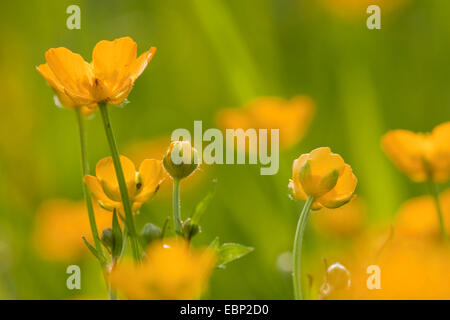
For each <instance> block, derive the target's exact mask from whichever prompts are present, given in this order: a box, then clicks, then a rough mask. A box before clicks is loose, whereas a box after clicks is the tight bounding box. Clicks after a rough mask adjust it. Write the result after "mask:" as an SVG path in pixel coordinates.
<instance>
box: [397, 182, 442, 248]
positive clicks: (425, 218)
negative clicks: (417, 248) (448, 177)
mask: <svg viewBox="0 0 450 320" xmlns="http://www.w3.org/2000/svg"><path fill="white" fill-rule="evenodd" d="M439 202H440V204H441V207H442V214H443V218H444V219H443V220H444V222H445V229H446V231H447V232H448V233H450V189H448V190H446V191H444V192H443V193H442V194H441V195H440V197H439ZM395 232H396V233H397V234H398V235H399V236H405V237H408V238H415V239H420V240H423V239H436V240H440V237H441V231H440V227H439V219H438V216H437V213H436V204H435V202H434V199H433V197H431V196H421V197H417V198H413V199H410V200H408V201H406V202H405V203H404V204H403V205H402V206H401V208H400V209H399V211H398V213H397V218H396V222H395Z"/></svg>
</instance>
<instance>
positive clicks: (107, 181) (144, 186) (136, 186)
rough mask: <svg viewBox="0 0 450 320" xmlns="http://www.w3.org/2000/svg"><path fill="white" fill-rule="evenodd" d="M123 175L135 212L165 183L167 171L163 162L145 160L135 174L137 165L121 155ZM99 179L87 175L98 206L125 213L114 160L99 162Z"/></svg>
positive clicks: (105, 159)
mask: <svg viewBox="0 0 450 320" xmlns="http://www.w3.org/2000/svg"><path fill="white" fill-rule="evenodd" d="M120 162H121V164H122V169H123V174H124V177H125V182H126V185H127V189H128V195H129V196H130V201H131V203H132V208H133V212H136V211H138V210H139V208H140V207H141V206H142V204H143V203H144V202H146V201H148V200H149V199H150V198H151V197H152V196H153V195H154V194H155V192H156V191H157V190H158V187H159V185H160V184H161V183H162V181H163V180H164V171H163V168H162V164H161V161H160V160H154V159H146V160H144V161H142V163H141V165H140V167H139V171H137V172H136V167H135V166H134V163H133V162H132V161H131V160H130V159H128V158H127V157H125V156H120ZM95 173H96V176H95V177H94V176H91V175H85V176H84V182H85V183H86V185H87V186H88V188H89V189H90V190H91V192H92V194H93V195H94V197H95V198H96V199H97V200H98V202H99V204H100V205H101V206H102V207H103V208H105V209H107V210H110V211H113V210H114V209H117V210H119V212H123V207H122V198H121V195H120V189H119V183H118V181H117V176H116V170H115V169H114V163H113V159H112V158H111V157H107V158H104V159H102V160H100V161H99V162H98V163H97V166H96V168H95Z"/></svg>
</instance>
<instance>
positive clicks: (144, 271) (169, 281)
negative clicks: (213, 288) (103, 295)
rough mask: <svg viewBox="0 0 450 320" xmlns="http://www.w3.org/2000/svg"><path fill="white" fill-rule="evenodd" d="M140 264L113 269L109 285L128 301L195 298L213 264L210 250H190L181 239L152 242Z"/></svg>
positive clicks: (206, 281)
mask: <svg viewBox="0 0 450 320" xmlns="http://www.w3.org/2000/svg"><path fill="white" fill-rule="evenodd" d="M146 253H147V254H146V259H145V260H144V261H143V262H142V263H141V264H138V265H136V264H134V263H131V262H129V263H127V262H123V263H122V264H120V265H118V266H117V268H115V269H113V271H112V273H111V275H110V277H111V278H110V279H111V285H112V286H113V287H114V288H115V289H116V290H118V291H119V292H120V293H122V294H123V295H124V296H126V297H127V298H129V299H139V300H143V299H196V298H199V296H200V295H201V293H202V292H203V291H204V289H205V287H206V285H207V283H208V280H209V277H210V275H211V272H212V271H213V269H214V267H215V263H216V254H215V252H214V251H213V250H211V249H192V248H191V247H190V246H189V245H188V243H187V242H186V241H185V240H181V239H166V240H164V241H157V242H153V243H152V244H151V245H150V246H149V248H148V249H147V252H146Z"/></svg>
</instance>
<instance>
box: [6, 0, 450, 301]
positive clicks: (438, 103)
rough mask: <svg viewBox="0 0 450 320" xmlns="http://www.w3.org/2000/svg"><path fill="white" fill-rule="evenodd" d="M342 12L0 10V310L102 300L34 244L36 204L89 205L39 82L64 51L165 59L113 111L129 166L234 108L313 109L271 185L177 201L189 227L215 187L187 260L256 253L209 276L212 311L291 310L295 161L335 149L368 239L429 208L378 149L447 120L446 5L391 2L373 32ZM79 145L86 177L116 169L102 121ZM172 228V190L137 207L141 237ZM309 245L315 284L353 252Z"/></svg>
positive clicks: (97, 4) (229, 7)
mask: <svg viewBox="0 0 450 320" xmlns="http://www.w3.org/2000/svg"><path fill="white" fill-rule="evenodd" d="M340 2H341V3H342V4H341V5H340V8H341V9H342V10H344V12H346V13H342V12H341V11H340V10H339V9H333V8H332V7H331V6H330V2H329V1H326V0H321V1H306V0H303V1H302V0H246V1H241V0H227V1H225V0H223V1H219V0H189V1H172V0H169V1H137V0H128V1H118V0H109V1H106V0H101V1H9V2H4V3H2V7H1V12H2V13H1V15H2V19H1V20H0V26H1V29H0V30H1V31H0V34H1V38H2V41H1V45H0V90H1V103H0V298H2V299H16V298H20V299H34V298H39V299H72V298H79V297H87V298H104V297H105V296H106V292H105V289H104V284H103V283H102V279H101V276H100V271H99V268H98V265H97V263H96V261H95V260H94V259H93V258H92V256H90V255H89V254H86V255H84V258H81V259H79V260H78V259H77V260H76V261H66V262H63V261H60V262H56V261H51V260H49V259H45V258H43V257H41V256H40V255H39V253H38V250H36V244H35V243H34V242H33V239H34V238H33V234H34V233H35V232H36V230H35V228H36V213H37V211H38V208H39V207H40V206H41V204H42V203H43V202H45V201H46V200H49V199H54V198H64V199H71V200H73V201H78V200H82V190H81V180H80V170H81V169H80V157H79V141H78V136H77V134H78V132H77V127H76V119H75V116H74V113H73V112H71V111H68V110H63V109H59V108H57V107H55V105H54V103H53V100H52V93H51V90H50V89H49V87H48V86H47V84H46V83H45V81H44V80H43V79H42V77H41V76H40V75H39V74H38V72H37V71H36V70H35V66H37V65H39V64H41V63H43V62H44V53H45V51H46V50H47V49H49V48H51V47H58V46H65V47H67V48H69V49H71V50H73V51H75V52H78V53H80V54H82V55H83V57H85V59H86V60H88V61H89V60H90V58H91V57H90V55H91V50H92V48H93V46H94V45H95V44H96V43H97V42H98V41H100V40H102V39H107V40H112V39H115V38H118V37H122V36H131V37H132V38H133V39H134V40H135V41H136V42H137V43H138V53H141V52H143V51H144V50H147V49H148V48H149V47H150V46H156V47H157V48H158V50H157V53H156V55H155V57H154V58H153V60H152V62H151V63H150V66H149V68H148V69H147V70H146V71H145V72H144V73H143V75H142V76H141V77H140V78H139V79H138V80H137V82H136V85H135V88H134V90H133V91H132V92H131V94H130V96H129V100H130V104H128V105H127V106H126V107H125V108H111V111H110V112H111V117H112V122H113V126H114V129H115V133H116V136H117V139H118V143H119V149H120V151H121V153H123V154H126V155H130V154H133V153H139V152H137V151H136V150H137V149H139V148H141V147H139V146H144V147H143V148H144V151H143V152H144V153H145V152H147V153H146V154H145V156H153V157H157V156H161V155H160V154H159V151H160V150H164V148H165V146H166V145H168V142H169V141H168V137H169V135H170V133H171V132H172V130H174V129H176V128H187V129H190V130H192V129H193V121H194V120H202V121H203V127H204V129H207V128H210V127H217V124H216V123H215V120H214V119H215V115H216V113H217V112H218V111H219V110H221V109H222V108H229V107H236V108H239V107H242V106H243V105H244V104H245V103H246V102H248V101H250V100H251V99H253V98H257V97H261V96H279V97H283V98H285V99H290V98H292V97H293V96H296V95H308V96H309V97H311V98H312V99H313V101H314V102H315V105H316V114H315V117H314V119H313V121H312V125H311V127H310V128H309V130H308V131H307V133H306V135H305V137H304V138H303V139H302V140H301V142H300V143H299V144H297V145H296V146H294V147H292V148H290V149H289V150H285V151H282V152H281V153H280V170H279V173H278V174H277V175H275V176H260V175H259V167H258V166H254V165H253V166H250V165H239V166H238V165H234V166H233V165H220V166H219V165H216V166H209V167H204V168H202V170H201V171H199V172H198V173H197V175H198V177H196V178H195V182H194V181H193V182H192V183H186V184H189V185H186V186H182V215H183V216H184V217H187V215H188V214H190V213H191V211H192V209H193V207H194V206H195V204H196V203H197V202H198V201H200V200H201V199H202V197H203V196H204V194H205V193H206V192H207V191H208V189H209V188H210V186H211V183H212V182H211V181H212V180H213V179H217V181H218V184H217V193H216V197H215V201H214V202H213V203H212V205H211V207H210V208H209V210H208V212H207V213H206V214H205V217H204V219H203V223H202V226H203V232H202V233H201V234H200V235H199V236H197V237H196V239H195V243H196V244H198V245H201V244H208V243H209V242H211V241H212V240H213V238H214V237H215V236H216V235H218V236H219V237H220V238H221V240H222V241H224V242H231V241H233V242H239V243H243V244H246V245H249V246H252V247H254V248H255V251H254V252H253V253H251V254H250V255H248V256H246V257H245V258H243V259H242V260H239V261H237V262H235V263H233V264H230V265H229V266H228V267H227V268H226V269H224V270H219V271H217V272H215V273H214V275H213V278H212V280H211V284H210V287H209V290H208V292H207V294H206V295H205V297H206V298H211V299H230V298H233V299H290V298H292V289H291V279H290V274H289V273H287V272H286V271H283V270H281V269H280V268H279V265H280V263H279V262H280V261H279V260H278V258H279V256H280V254H282V253H284V252H287V251H290V250H291V248H292V241H293V236H294V232H295V227H296V223H297V220H298V214H299V212H300V209H301V206H302V203H296V202H294V201H292V200H290V199H289V198H288V192H287V184H288V179H289V178H290V176H291V165H292V161H293V160H294V159H295V158H297V157H298V156H299V155H300V154H302V153H305V152H309V151H310V150H312V149H314V148H316V147H319V146H329V147H331V149H332V150H333V151H334V152H337V153H339V154H341V155H342V156H343V158H344V159H345V161H346V162H347V163H349V164H351V166H352V168H353V170H354V172H355V174H356V176H357V177H358V179H359V184H358V187H357V194H358V195H359V196H360V197H361V198H363V199H364V200H365V202H366V204H367V220H366V222H365V223H366V224H369V225H372V226H377V225H388V224H389V223H390V222H391V221H392V219H393V217H394V215H395V212H396V210H397V209H398V207H399V206H400V205H401V203H402V202H404V201H405V200H406V199H408V198H410V197H412V196H417V195H421V194H423V193H425V192H426V188H425V186H424V185H422V184H413V183H412V182H410V181H409V179H408V178H406V177H405V176H404V175H403V174H402V173H400V172H398V171H397V170H396V169H395V168H394V167H393V165H392V164H391V163H390V162H389V160H388V159H387V157H386V156H385V155H384V153H383V152H382V150H381V148H380V138H381V136H382V135H383V134H384V133H385V132H386V131H387V130H390V129H397V128H402V129H409V130H413V131H430V130H431V129H432V128H433V127H434V126H435V125H437V124H439V123H442V122H444V121H446V120H449V119H450V90H449V89H448V88H449V87H450V77H449V74H450V63H449V62H448V60H449V56H450V20H449V19H448V13H449V12H450V2H449V1H445V0H427V1H423V0H421V1H419V0H416V1H414V0H409V1H407V0H404V1H400V0H397V1H393V0H392V2H399V5H398V7H396V8H395V9H392V10H388V9H386V10H384V9H383V6H382V29H381V30H368V29H367V28H366V22H365V20H366V17H367V14H366V13H365V10H364V9H363V10H356V12H353V13H351V11H352V6H353V5H354V4H353V3H354V1H350V0H347V1H344V0H341V1H340ZM362 2H364V1H362ZM378 2H379V1H376V0H373V1H367V3H368V4H369V3H370V4H373V3H375V4H376V3H378ZM71 4H77V5H79V6H80V7H81V30H68V29H67V28H66V19H67V17H68V14H66V8H67V6H69V5H71ZM87 130H88V147H89V158H90V164H91V167H94V166H95V163H96V162H97V161H98V160H99V159H101V158H103V157H105V156H108V155H109V150H108V146H107V144H106V139H105V136H104V132H103V127H102V123H101V119H100V117H99V114H98V113H97V114H95V116H94V117H93V118H92V119H90V120H89V121H88V124H87ZM155 141H156V142H155ZM147 145H148V146H151V147H148V151H146V150H145V146H147ZM154 145H157V146H156V147H154ZM161 145H162V147H158V146H161ZM141 150H142V148H141ZM136 157H138V156H137V155H136ZM131 158H133V157H132V156H131ZM193 180H194V178H193ZM166 184H168V182H166ZM444 187H445V186H442V188H444ZM167 189H170V188H167ZM162 191H164V190H162ZM170 214H171V201H170V191H167V190H166V191H165V192H161V194H158V195H157V196H156V197H155V198H154V199H153V200H152V201H150V202H148V203H146V204H145V205H144V207H143V208H142V210H141V214H140V216H139V217H138V227H139V228H141V227H142V225H143V224H144V223H145V222H148V221H151V222H154V223H156V224H159V225H161V224H162V223H163V221H164V219H165V217H166V216H167V215H170ZM55 241H57V239H55ZM80 241H81V240H80ZM305 243H306V244H305V252H306V255H307V256H311V257H314V259H315V262H307V264H309V266H307V267H306V268H305V269H307V270H309V271H311V270H312V269H314V268H316V269H317V268H318V267H316V264H317V260H318V259H320V257H321V256H326V252H327V250H329V249H330V248H331V247H339V246H345V245H346V240H345V239H344V240H342V239H326V238H323V237H321V236H318V235H317V233H316V232H315V231H314V229H312V228H310V227H308V229H307V238H306V242H305ZM310 260H312V259H310ZM310 260H309V261H310ZM277 261H278V263H277ZM305 261H306V260H305ZM319 262H320V261H319ZM70 264H78V265H80V266H81V268H82V289H81V290H73V291H69V290H68V289H67V288H66V278H67V275H66V273H65V271H66V267H67V266H68V265H70ZM319 271H323V270H319ZM319 271H317V272H319ZM311 272H312V271H311ZM318 281H320V279H318Z"/></svg>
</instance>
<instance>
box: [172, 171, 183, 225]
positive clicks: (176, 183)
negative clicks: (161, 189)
mask: <svg viewBox="0 0 450 320" xmlns="http://www.w3.org/2000/svg"><path fill="white" fill-rule="evenodd" d="M180 181H181V180H180V179H178V178H173V224H174V228H175V232H176V233H178V234H182V231H181V214H180Z"/></svg>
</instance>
